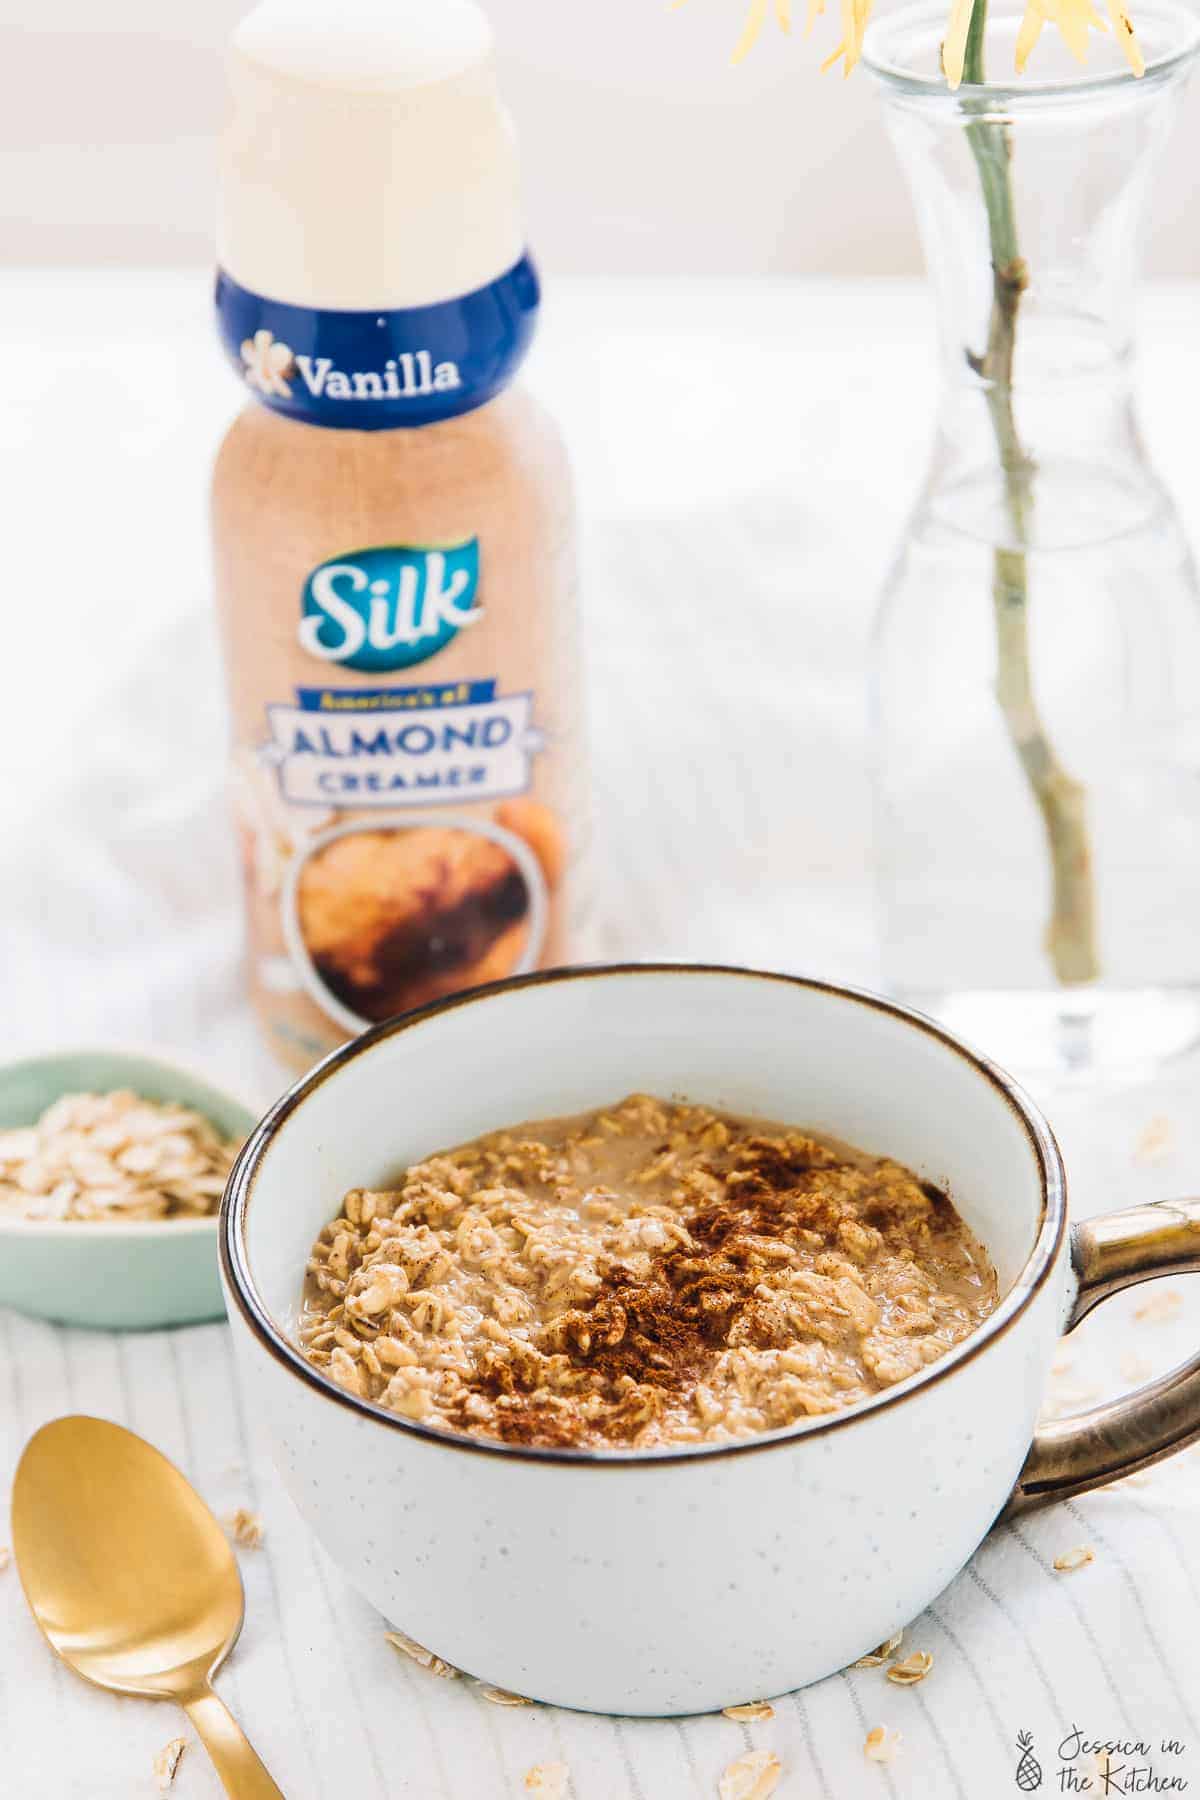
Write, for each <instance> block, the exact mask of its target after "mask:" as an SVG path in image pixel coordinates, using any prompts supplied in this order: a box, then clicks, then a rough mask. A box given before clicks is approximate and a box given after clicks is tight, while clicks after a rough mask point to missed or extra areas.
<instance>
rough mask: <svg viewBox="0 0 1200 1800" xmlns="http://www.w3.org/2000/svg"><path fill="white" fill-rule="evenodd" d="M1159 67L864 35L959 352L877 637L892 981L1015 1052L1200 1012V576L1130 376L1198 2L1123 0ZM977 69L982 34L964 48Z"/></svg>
mask: <svg viewBox="0 0 1200 1800" xmlns="http://www.w3.org/2000/svg"><path fill="white" fill-rule="evenodd" d="M1134 12H1135V19H1136V24H1137V28H1138V32H1139V35H1140V38H1141V41H1142V46H1143V49H1144V51H1145V53H1146V61H1147V64H1148V67H1147V71H1146V73H1145V75H1144V76H1142V77H1141V79H1136V78H1135V77H1134V76H1133V75H1132V74H1130V73H1129V72H1127V71H1126V70H1125V69H1124V66H1123V64H1122V63H1121V60H1120V56H1119V52H1118V51H1117V49H1116V47H1115V46H1114V45H1113V44H1112V42H1111V40H1105V39H1093V48H1092V51H1091V58H1090V63H1089V67H1088V69H1087V70H1086V71H1084V72H1081V71H1080V69H1079V67H1078V66H1077V65H1076V64H1074V63H1073V62H1072V61H1071V59H1070V58H1069V56H1068V54H1067V52H1066V50H1065V47H1064V46H1062V44H1061V42H1059V41H1058V40H1057V34H1052V33H1050V32H1047V33H1046V34H1045V36H1044V37H1043V39H1042V41H1041V43H1040V44H1039V45H1038V47H1037V50H1036V52H1035V54H1034V57H1033V59H1032V65H1031V71H1030V73H1032V74H1033V75H1034V76H1035V79H1033V80H1030V79H1029V76H1028V75H1027V76H1026V77H1023V78H1021V79H1018V78H1017V77H1016V76H1015V75H1013V76H1011V85H1000V82H1001V81H1004V80H1008V79H1009V72H1010V71H1012V70H1013V67H1014V46H1015V39H1016V34H1017V27H1018V22H1019V13H1018V12H1016V11H1013V10H1010V9H1009V8H1007V7H1005V6H1004V5H1000V6H996V5H993V7H992V16H991V18H990V19H989V22H988V25H987V29H986V32H985V33H984V35H983V39H982V56H983V57H984V58H986V61H985V62H983V68H984V69H986V71H987V72H988V73H989V74H990V75H991V76H992V78H993V79H992V80H991V81H989V82H987V83H981V82H978V81H977V82H976V83H975V84H974V85H970V84H969V83H967V82H964V84H963V85H962V87H960V88H959V89H958V91H957V92H956V93H952V92H951V91H950V90H949V89H948V88H947V86H946V84H945V82H944V81H943V80H942V79H941V76H940V73H939V67H938V59H939V50H940V40H941V36H942V33H943V30H944V24H945V7H944V5H943V4H942V3H941V0H938V4H936V5H934V6H928V7H927V6H924V5H921V6H915V7H911V8H909V9H907V10H905V11H902V12H900V13H896V14H893V15H892V16H891V17H890V18H889V19H887V20H885V21H883V22H881V23H880V24H879V25H878V26H876V27H875V28H874V29H873V31H872V33H871V34H869V36H868V42H867V57H866V61H867V63H868V66H869V67H870V68H871V69H872V71H873V73H874V75H875V77H876V79H877V81H878V83H879V86H880V87H881V89H882V92H883V95H884V100H885V104H886V113H887V118H888V124H889V128H890V130H891V134H892V136H893V138H894V141H895V143H896V146H897V148H898V150H899V153H900V156H901V158H902V160H903V163H904V166H905V169H906V170H907V172H908V175H909V177H910V180H911V182H912V187H913V193H914V198H915V201H916V206H917V212H918V217H919V222H920V227H921V232H922V237H923V241H924V247H925V254H926V261H927V264H928V268H929V272H930V276H931V278H932V282H933V286H934V288H935V291H936V295H937V301H938V306H939V311H940V342H941V351H942V362H943V374H942V390H941V401H940V408H939V412H938V418H937V432H936V442H935V448H934V452H933V457H932V461H931V465H930V468H929V471H928V474H927V477H926V480H925V484H924V487H923V489H922V491H921V494H920V497H919V499H918V502H917V504H916V508H915V510H914V512H913V515H912V518H911V520H910V522H909V525H908V528H907V531H906V533H905V537H904V540H903V542H902V544H901V546H900V548H899V551H898V553H897V556H896V558H895V561H894V564H893V566H892V568H891V572H890V574H889V576H888V579H887V583H886V587H885V590H884V593H883V596H882V600H881V604H880V609H879V614H878V620H877V627H876V633H875V639H874V651H873V695H874V722H875V734H876V773H877V783H876V792H877V831H878V837H877V845H878V849H877V855H878V870H879V880H880V889H881V900H882V918H883V934H884V954H885V967H886V971H887V979H888V982H889V985H890V987H891V988H892V990H893V991H894V992H897V993H898V994H899V995H900V996H901V997H903V998H904V999H906V1000H907V1001H908V1002H909V1003H910V1004H914V1005H917V1006H919V1007H921V1008H923V1009H924V1010H925V1011H929V1012H934V1013H936V1014H938V1015H940V1016H941V1017H943V1018H945V1019H946V1020H947V1021H948V1022H950V1023H952V1024H953V1025H954V1027H955V1028H956V1029H958V1030H959V1031H961V1032H962V1033H963V1034H964V1035H965V1036H966V1037H968V1038H969V1039H971V1040H973V1041H974V1042H975V1043H977V1044H978V1045H979V1046H980V1047H981V1048H983V1049H984V1050H986V1051H988V1052H989V1053H990V1054H992V1055H994V1056H995V1057H996V1058H997V1059H999V1060H1000V1061H1003V1062H1007V1063H1008V1064H1009V1065H1010V1066H1012V1067H1015V1068H1017V1069H1022V1068H1024V1069H1043V1068H1048V1067H1049V1068H1058V1069H1063V1068H1067V1069H1077V1068H1085V1067H1086V1068H1098V1067H1104V1066H1113V1067H1118V1066H1119V1067H1123V1068H1124V1067H1129V1066H1130V1065H1144V1064H1152V1063H1154V1062H1155V1061H1157V1060H1158V1059H1161V1058H1162V1057H1164V1056H1166V1055H1169V1054H1171V1053H1173V1052H1176V1051H1178V1050H1181V1049H1184V1048H1186V1047H1187V1046H1189V1045H1191V1044H1192V1043H1194V1042H1196V1041H1197V1040H1198V1039H1200V591H1198V589H1197V581H1196V571H1195V568H1194V566H1193V562H1192V559H1191V555H1190V552H1189V549H1188V546H1187V544H1186V542H1185V541H1184V538H1183V535H1182V533H1181V531H1180V527H1179V523H1178V520H1177V518H1176V514H1175V509H1174V506H1173V504H1172V502H1171V500H1170V498H1169V497H1168V495H1167V493H1166V492H1165V490H1164V489H1163V487H1162V485H1161V483H1160V482H1159V481H1158V479H1157V478H1156V476H1155V473H1154V471H1153V469H1152V468H1151V467H1150V465H1149V463H1148V461H1147V458H1146V453H1145V450H1144V447H1143V445H1142V441H1141V438H1140V436H1139V432H1138V426H1137V421H1136V418H1135V415H1134V410H1133V405H1132V399H1131V370H1132V344H1131V311H1132V305H1131V303H1132V298H1133V288H1134V283H1135V275H1136V262H1137V250H1138V231H1139V223H1140V217H1141V213H1142V209H1143V200H1144V197H1145V193H1146V188H1147V180H1148V176H1149V174H1150V172H1151V168H1152V165H1153V163H1154V161H1155V157H1156V153H1157V151H1158V150H1159V148H1160V147H1161V145H1162V142H1163V139H1164V137H1165V135H1166V132H1167V129H1168V127H1169V125H1170V123H1171V120H1172V118H1173V116H1174V113H1175V110H1176V107H1177V105H1178V102H1179V99H1180V96H1181V94H1182V92H1183V89H1184V87H1185V84H1186V81H1187V77H1188V75H1189V74H1190V72H1191V65H1192V60H1193V56H1194V54H1195V50H1196V45H1197V25H1196V21H1195V19H1194V18H1193V16H1192V15H1191V14H1190V13H1188V12H1186V11H1184V10H1183V9H1182V8H1180V7H1177V6H1175V5H1173V4H1171V3H1170V0H1148V3H1147V4H1146V5H1138V6H1136V7H1135V8H1134ZM974 72H976V73H979V72H980V66H979V63H978V62H977V63H976V65H975V71H974Z"/></svg>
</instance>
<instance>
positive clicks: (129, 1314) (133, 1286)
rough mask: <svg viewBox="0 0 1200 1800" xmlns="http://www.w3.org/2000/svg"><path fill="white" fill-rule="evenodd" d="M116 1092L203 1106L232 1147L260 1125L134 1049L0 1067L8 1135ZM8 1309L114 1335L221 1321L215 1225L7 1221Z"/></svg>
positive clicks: (3, 1273) (0, 1234) (1, 1277)
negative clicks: (71, 1098) (76, 1103)
mask: <svg viewBox="0 0 1200 1800" xmlns="http://www.w3.org/2000/svg"><path fill="white" fill-rule="evenodd" d="M114 1088H132V1089H133V1090H134V1092H135V1093H138V1094H141V1095H142V1096H143V1097H144V1098H145V1099H147V1100H176V1101H179V1102H181V1103H182V1104H183V1105H184V1106H190V1107H194V1108H195V1110H196V1111H197V1112H200V1113H203V1114H204V1116H205V1117H206V1118H208V1119H211V1120H212V1122H213V1124H214V1125H216V1126H217V1127H218V1128H219V1129H220V1130H221V1131H223V1132H225V1133H226V1134H227V1135H228V1136H229V1137H238V1138H242V1137H246V1136H247V1135H248V1134H249V1133H250V1131H251V1130H252V1129H253V1126H254V1114H253V1113H251V1112H250V1111H248V1110H247V1108H246V1107H245V1106H243V1105H242V1103H241V1102H240V1101H239V1100H235V1099H234V1098H233V1097H232V1096H231V1095H229V1094H226V1093H223V1092H222V1091H221V1090H220V1089H219V1088H216V1087H214V1086H213V1085H212V1083H211V1082H209V1081H206V1080H205V1079H204V1078H203V1076H201V1075H197V1074H194V1073H193V1072H192V1071H191V1070H190V1069H186V1068H183V1067H181V1066H180V1065H179V1064H177V1063H174V1062H164V1061H163V1060H162V1059H161V1058H160V1057H157V1056H153V1055H151V1054H149V1053H148V1052H142V1051H135V1050H69V1051H62V1052H59V1053H57V1054H55V1055H50V1056H34V1057H28V1058H26V1059H25V1060H23V1061H21V1062H14V1063H8V1064H6V1065H5V1066H4V1067H2V1068H0V1130H5V1131H6V1130H8V1129H10V1128H11V1127H13V1126H18V1125H32V1124H34V1123H35V1122H36V1121H37V1120H38V1119H39V1118H40V1117H41V1115H42V1113H44V1112H45V1110H46V1108H47V1107H48V1106H50V1105H52V1104H53V1102H54V1101H55V1100H58V1099H60V1098H61V1096H62V1095H63V1094H80V1093H107V1092H109V1091H110V1090H112V1089H114ZM0 1306H13V1307H16V1309H17V1310H18V1311H19V1312H24V1313H32V1314H34V1315H35V1316H36V1317H37V1318H41V1319H53V1320H55V1321H56V1322H57V1323H59V1324H64V1325H90V1326H101V1327H105V1328H108V1329H112V1330H145V1329H148V1328H150V1327H152V1326H162V1325H192V1324H196V1323H198V1322H199V1321H200V1320H203V1319H219V1318H221V1317H222V1315H223V1313H224V1311H225V1307H224V1302H223V1301H222V1298H221V1284H220V1278H219V1275H218V1272H217V1221H216V1219H215V1218H207V1219H178V1220H163V1221H161V1222H159V1221H157V1220H140V1219H133V1220H129V1221H119V1220H113V1221H111V1222H110V1221H109V1220H107V1219H87V1220H70V1219H67V1220H61V1221H60V1220H45V1219H9V1218H2V1217H0Z"/></svg>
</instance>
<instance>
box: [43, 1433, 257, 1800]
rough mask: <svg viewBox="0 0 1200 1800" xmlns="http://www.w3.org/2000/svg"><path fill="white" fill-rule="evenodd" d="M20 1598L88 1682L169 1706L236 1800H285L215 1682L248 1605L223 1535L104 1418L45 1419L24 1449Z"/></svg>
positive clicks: (162, 1462) (177, 1478)
mask: <svg viewBox="0 0 1200 1800" xmlns="http://www.w3.org/2000/svg"><path fill="white" fill-rule="evenodd" d="M12 1536H13V1550H14V1553H15V1555H16V1559H17V1567H18V1568H19V1570H20V1573H21V1585H22V1587H23V1588H24V1589H25V1598H26V1599H27V1600H28V1601H29V1604H30V1607H31V1608H32V1610H33V1616H34V1618H35V1619H36V1620H37V1622H38V1624H39V1625H40V1626H41V1629H42V1632H43V1633H44V1635H45V1637H46V1639H47V1640H48V1642H49V1644H50V1646H51V1648H52V1649H53V1650H55V1651H57V1653H58V1655H59V1656H61V1657H62V1659H63V1661H64V1662H65V1663H66V1664H67V1665H68V1666H69V1667H70V1668H72V1669H74V1670H75V1673H76V1674H77V1675H82V1676H83V1678H84V1680H85V1681H91V1682H94V1683H95V1685H96V1686H97V1687H102V1688H109V1689H111V1690H112V1691H113V1692H114V1693H118V1694H140V1695H142V1696H143V1697H144V1698H145V1699H149V1700H174V1701H176V1702H177V1703H178V1705H180V1706H182V1707H183V1709H184V1711H185V1712H186V1713H187V1715H188V1718H189V1719H190V1720H191V1721H192V1724H193V1725H194V1726H195V1728H196V1731H197V1733H198V1734H199V1737H200V1740H201V1742H202V1743H203V1745H204V1747H205V1749H206V1750H207V1751H208V1754H209V1755H210V1756H211V1757H212V1759H213V1762H214V1764H215V1765H216V1770H217V1773H218V1775H219V1776H220V1777H221V1780H222V1782H223V1783H224V1785H225V1791H226V1793H227V1794H230V1795H231V1796H232V1797H233V1800H284V1797H283V1795H282V1794H281V1793H280V1791H279V1789H278V1788H277V1787H276V1785H275V1783H274V1782H273V1781H272V1780H271V1777H270V1776H269V1775H268V1774H267V1771H266V1770H265V1769H264V1768H263V1766H262V1764H261V1763H260V1762H259V1760H258V1757H257V1756H256V1755H255V1754H254V1751H253V1750H252V1749H251V1747H250V1744H249V1743H248V1742H247V1740H246V1738H245V1737H244V1735H243V1734H242V1731H241V1728H240V1726H239V1725H238V1723H237V1721H236V1719H235V1718H234V1717H233V1715H232V1713H230V1711H229V1710H228V1708H227V1707H226V1705H225V1703H224V1701H222V1700H221V1699H219V1698H218V1696H217V1695H216V1694H215V1693H214V1692H213V1689H212V1677H213V1675H214V1673H215V1672H216V1670H217V1669H218V1668H219V1667H220V1665H221V1663H223V1662H224V1660H225V1658H226V1657H227V1656H228V1655H229V1652H230V1651H231V1650H232V1649H233V1646H234V1644H235V1643H236V1641H237V1635H238V1633H239V1631H240V1630H241V1628H242V1618H243V1615H244V1612H245V1602H244V1598H243V1595H242V1578H241V1576H240V1575H239V1573H238V1566H237V1562H236V1560H235V1559H234V1555H233V1551H232V1550H231V1549H230V1547H229V1544H228V1542H227V1541H226V1538H225V1534H224V1532H223V1531H222V1530H221V1527H220V1526H219V1525H218V1524H217V1521H216V1520H215V1519H214V1518H213V1515H212V1513H211V1512H210V1511H209V1510H208V1508H207V1506H205V1504H204V1502H203V1500H201V1498H200V1496H199V1494H197V1492H196V1490H195V1489H194V1488H193V1487H192V1486H191V1484H190V1483H189V1482H187V1481H185V1480H184V1478H183V1476H182V1475H181V1474H180V1473H179V1470H178V1469H177V1468H175V1466H174V1464H173V1463H169V1462H168V1461H167V1459H166V1457H165V1456H160V1455H159V1453H158V1451H157V1450H154V1449H152V1448H151V1447H150V1445H149V1444H147V1443H144V1442H143V1440H142V1439H141V1438H139V1437H135V1436H134V1435H133V1433H132V1432H131V1431H123V1430H122V1428H121V1427H120V1426H119V1425H108V1424H106V1423H105V1422H104V1421H103V1420H101V1419H85V1418H70V1419H55V1420H54V1421H53V1423H51V1424H49V1425H43V1427H42V1429H41V1430H40V1431H39V1432H37V1433H36V1434H35V1435H34V1436H33V1437H32V1438H31V1439H30V1440H29V1443H28V1444H27V1445H26V1446H25V1454H24V1455H23V1456H22V1458H21V1461H20V1463H19V1464H18V1465H17V1473H16V1479H15V1481H14V1483H13V1492H12Z"/></svg>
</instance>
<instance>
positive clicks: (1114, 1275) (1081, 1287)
mask: <svg viewBox="0 0 1200 1800" xmlns="http://www.w3.org/2000/svg"><path fill="white" fill-rule="evenodd" d="M1071 1262H1072V1265H1073V1267H1074V1270H1075V1279H1076V1281H1077V1282H1078V1290H1077V1292H1076V1295H1075V1302H1074V1305H1073V1306H1072V1308H1071V1314H1070V1318H1069V1319H1068V1321H1067V1330H1068V1331H1074V1329H1075V1327H1076V1326H1077V1325H1078V1324H1079V1321H1080V1320H1081V1319H1086V1318H1087V1315H1088V1314H1089V1313H1090V1312H1091V1310H1092V1308H1093V1307H1095V1306H1099V1304H1100V1302H1101V1301H1102V1300H1107V1299H1109V1298H1110V1296H1111V1295H1113V1294H1119V1293H1120V1292H1121V1289H1122V1288H1127V1287H1134V1286H1136V1285H1137V1283H1138V1282H1139V1281H1152V1280H1153V1279H1154V1278H1155V1277H1156V1276H1159V1275H1171V1274H1184V1273H1187V1272H1189V1271H1190V1272H1192V1273H1197V1272H1200V1200H1160V1201H1159V1202H1158V1203H1157V1204H1156V1205H1153V1206H1131V1207H1130V1208H1129V1209H1128V1210H1127V1211H1125V1212H1118V1213H1110V1214H1108V1215H1107V1216H1106V1217H1104V1218H1100V1219H1090V1220H1088V1221H1087V1223H1086V1224H1083V1225H1076V1226H1075V1227H1074V1229H1073V1231H1072V1233H1071ZM1197 1438H1200V1356H1194V1357H1192V1359H1191V1360H1190V1361H1189V1362H1186V1363H1181V1364H1180V1366H1179V1368H1177V1369H1172V1370H1171V1372H1170V1374H1168V1375H1163V1376H1160V1377H1159V1379H1158V1380H1157V1381H1151V1382H1148V1383H1147V1384H1146V1385H1145V1386H1144V1387H1140V1388H1137V1389H1136V1390H1135V1391H1134V1392H1133V1393H1132V1394H1126V1395H1125V1397H1124V1398H1123V1399H1121V1400H1110V1401H1109V1402H1108V1403H1107V1404H1106V1405H1104V1406H1094V1407H1092V1408H1091V1410H1090V1411H1088V1412H1083V1413H1076V1414H1075V1415H1074V1416H1073V1417H1072V1418H1069V1419H1055V1420H1053V1421H1051V1422H1050V1423H1048V1424H1046V1425H1042V1426H1040V1427H1039V1429H1038V1432H1037V1435H1036V1436H1035V1438H1034V1440H1033V1447H1032V1448H1031V1450H1030V1452H1029V1455H1028V1456H1027V1457H1026V1459H1025V1466H1024V1468H1023V1469H1022V1470H1021V1474H1020V1478H1019V1480H1018V1482H1017V1485H1016V1487H1015V1488H1014V1490H1013V1494H1012V1498H1011V1499H1010V1500H1009V1502H1008V1505H1007V1506H1006V1507H1005V1509H1004V1511H1003V1512H1002V1513H1001V1515H1000V1518H1001V1519H1011V1518H1014V1517H1016V1516H1017V1515H1018V1514H1020V1513H1024V1512H1028V1511H1030V1509H1031V1508H1033V1507H1035V1506H1045V1505H1047V1504H1048V1503H1049V1502H1050V1501H1052V1500H1067V1499H1069V1498H1070V1497H1071V1495H1072V1494H1085V1493H1087V1491H1088V1489H1089V1488H1095V1487H1103V1486H1104V1485H1105V1483H1106V1482H1109V1481H1118V1480H1120V1478H1121V1476H1122V1475H1132V1474H1133V1472H1134V1471H1135V1470H1136V1469H1147V1468H1149V1467H1150V1465H1151V1463H1156V1462H1161V1461H1162V1459H1163V1457H1164V1456H1171V1455H1173V1454H1174V1452H1175V1451H1176V1450H1183V1449H1185V1448H1186V1446H1187V1445H1188V1444H1190V1443H1193V1442H1194V1441H1195V1440H1196V1439H1197Z"/></svg>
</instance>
